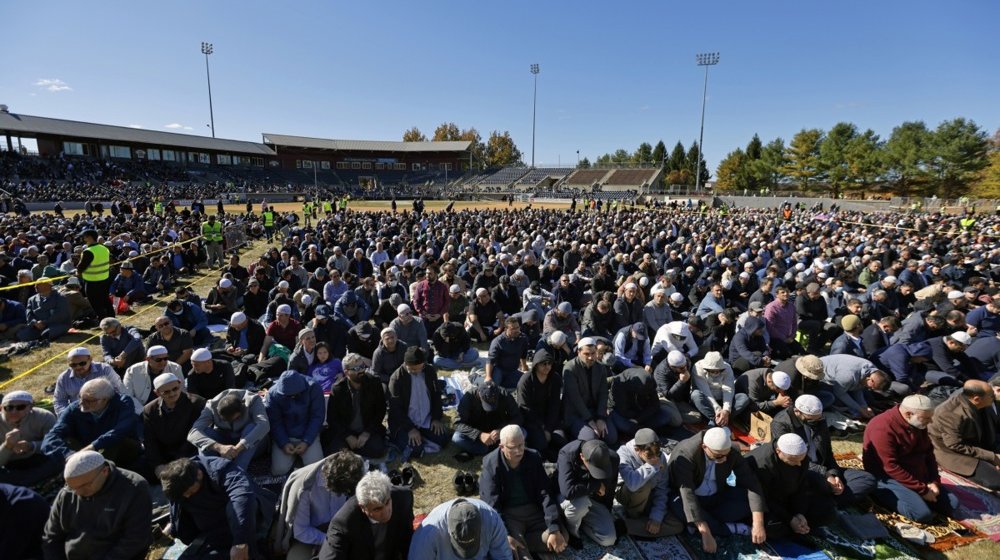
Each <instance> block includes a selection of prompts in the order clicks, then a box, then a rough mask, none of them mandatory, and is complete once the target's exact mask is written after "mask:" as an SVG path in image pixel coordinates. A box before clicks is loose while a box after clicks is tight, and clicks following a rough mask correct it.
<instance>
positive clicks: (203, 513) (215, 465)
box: [170, 457, 275, 550]
mask: <svg viewBox="0 0 1000 560" xmlns="http://www.w3.org/2000/svg"><path fill="white" fill-rule="evenodd" d="M193 460H194V461H195V462H197V463H198V464H199V467H200V468H201V470H202V474H203V475H204V478H203V479H202V485H201V488H200V489H199V490H198V492H196V493H195V494H194V495H193V496H191V497H190V498H182V499H181V500H179V501H176V502H170V523H171V526H172V527H173V531H174V534H175V535H176V536H177V538H178V539H180V540H181V542H183V543H186V544H191V542H192V541H193V540H194V539H195V538H197V537H199V536H203V537H204V538H205V540H206V542H207V543H208V544H210V545H211V546H212V548H215V549H217V550H228V549H229V548H230V547H231V546H233V545H237V544H249V545H250V546H251V549H252V547H253V545H254V543H255V542H256V539H257V535H256V533H257V529H258V519H260V520H261V521H262V523H261V527H268V526H269V525H270V520H271V518H272V517H273V516H274V504H275V500H274V494H272V493H271V492H268V491H267V490H264V489H261V488H257V486H256V485H255V484H254V483H253V481H252V480H251V479H250V477H249V476H247V473H246V471H244V470H243V469H241V468H239V466H237V465H236V464H235V463H233V462H231V461H228V460H226V459H222V458H218V457H196V458H194V459H193ZM268 502H270V503H269V504H268Z"/></svg>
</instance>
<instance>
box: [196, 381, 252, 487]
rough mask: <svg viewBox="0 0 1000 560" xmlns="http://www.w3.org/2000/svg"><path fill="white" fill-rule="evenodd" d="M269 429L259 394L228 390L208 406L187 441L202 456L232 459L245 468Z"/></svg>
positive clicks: (241, 390) (208, 403)
mask: <svg viewBox="0 0 1000 560" xmlns="http://www.w3.org/2000/svg"><path fill="white" fill-rule="evenodd" d="M270 429H271V426H270V422H269V421H268V418H267V410H266V409H265V407H264V401H263V399H261V398H260V396H259V395H257V393H256V392H253V391H245V390H243V389H227V390H225V391H223V392H221V393H219V394H218V395H217V396H216V397H215V398H214V399H212V400H210V401H208V402H207V403H206V404H205V408H204V410H202V411H201V416H199V417H198V420H197V421H195V423H194V426H192V427H191V431H190V432H189V433H188V441H190V442H191V443H192V444H194V446H195V447H197V448H198V452H199V453H200V454H201V455H206V456H214V457H222V458H223V459H229V460H230V461H232V462H234V463H236V464H237V465H239V466H240V468H243V469H246V467H247V465H249V464H250V461H251V460H252V459H253V457H254V455H256V454H257V453H259V452H260V451H261V450H262V448H263V446H264V444H265V443H266V441H267V439H268V433H269V432H270Z"/></svg>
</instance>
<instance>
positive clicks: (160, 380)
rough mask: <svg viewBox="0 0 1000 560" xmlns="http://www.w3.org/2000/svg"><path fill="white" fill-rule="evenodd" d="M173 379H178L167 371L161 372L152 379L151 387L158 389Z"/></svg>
mask: <svg viewBox="0 0 1000 560" xmlns="http://www.w3.org/2000/svg"><path fill="white" fill-rule="evenodd" d="M203 350H204V349H203ZM174 381H180V379H177V376H176V375H174V374H172V373H170V372H169V371H168V372H166V373H161V374H160V375H157V376H156V379H154V380H153V388H154V389H159V388H160V387H163V386H164V385H166V384H168V383H173V382H174Z"/></svg>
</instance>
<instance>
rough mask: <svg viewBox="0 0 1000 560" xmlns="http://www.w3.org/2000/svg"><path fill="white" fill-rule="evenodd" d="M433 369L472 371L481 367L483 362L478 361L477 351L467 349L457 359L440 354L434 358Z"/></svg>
mask: <svg viewBox="0 0 1000 560" xmlns="http://www.w3.org/2000/svg"><path fill="white" fill-rule="evenodd" d="M434 367H436V368H438V369H472V368H474V367H483V360H481V359H479V351H478V350H476V349H475V348H469V349H468V350H466V351H465V352H464V353H463V354H462V355H461V356H457V357H446V356H442V355H440V354H438V355H437V356H434Z"/></svg>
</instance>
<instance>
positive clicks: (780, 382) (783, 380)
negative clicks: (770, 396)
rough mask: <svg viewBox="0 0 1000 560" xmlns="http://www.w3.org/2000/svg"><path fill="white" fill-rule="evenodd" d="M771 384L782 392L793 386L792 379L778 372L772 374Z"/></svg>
mask: <svg viewBox="0 0 1000 560" xmlns="http://www.w3.org/2000/svg"><path fill="white" fill-rule="evenodd" d="M771 383H774V386H775V387H777V388H778V389H781V390H782V391H787V390H788V388H789V387H791V386H792V378H791V377H789V376H788V374H787V373H785V372H783V371H776V372H774V373H772V374H771Z"/></svg>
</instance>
